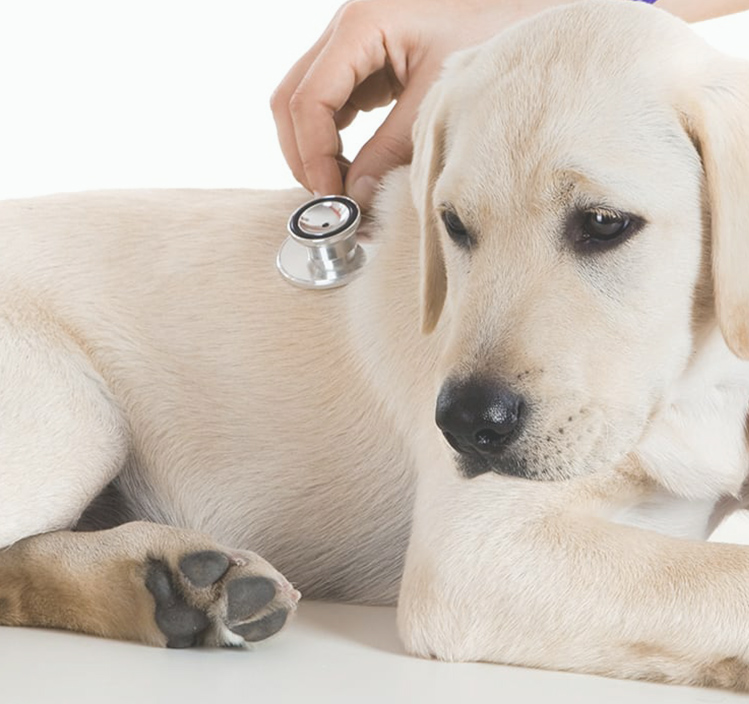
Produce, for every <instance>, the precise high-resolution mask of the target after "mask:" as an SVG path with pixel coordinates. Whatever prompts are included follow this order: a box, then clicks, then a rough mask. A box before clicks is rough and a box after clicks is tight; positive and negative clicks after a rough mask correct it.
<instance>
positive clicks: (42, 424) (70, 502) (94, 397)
mask: <svg viewBox="0 0 749 704" xmlns="http://www.w3.org/2000/svg"><path fill="white" fill-rule="evenodd" d="M14 303H16V302H14ZM11 310H12V311H13V313H12V315H11V314H8V313H4V312H0V548H2V547H5V546H9V545H12V544H13V543H15V542H16V541H18V540H21V539H22V538H25V537H27V536H30V535H36V534H38V533H46V532H48V531H52V530H60V529H64V528H71V527H72V526H73V525H75V523H76V521H77V520H78V518H79V517H80V515H81V514H82V512H83V511H84V509H85V508H86V506H88V504H89V503H90V502H91V501H92V500H93V499H94V497H95V496H96V495H97V494H98V493H99V492H100V491H101V490H102V489H103V488H104V487H105V486H106V485H107V483H108V482H110V481H111V480H112V479H113V477H114V476H115V475H116V474H117V473H118V472H119V470H120V468H121V467H122V465H123V463H124V462H125V458H126V455H127V451H128V432H127V426H126V423H125V421H124V418H123V416H122V414H121V413H120V411H119V409H118V407H117V405H116V403H115V402H114V400H113V398H112V396H111V394H110V393H109V390H108V388H107V385H106V384H105V382H104V380H103V379H102V377H101V376H100V375H99V374H98V373H97V371H96V370H95V369H94V367H93V366H92V364H91V361H90V359H89V358H88V356H87V355H86V353H85V351H84V350H83V349H82V346H81V345H80V344H77V343H76V341H75V340H74V339H73V336H72V335H71V334H70V333H69V332H68V331H66V330H65V328H64V327H63V326H61V325H60V324H58V323H57V322H56V321H54V320H52V319H51V318H50V317H49V315H48V314H46V313H45V312H44V311H43V310H41V309H39V308H37V307H35V306H33V305H31V304H28V303H26V304H25V305H18V304H17V303H16V304H15V305H14V306H13V307H12V309H11Z"/></svg>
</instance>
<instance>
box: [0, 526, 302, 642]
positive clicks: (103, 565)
mask: <svg viewBox="0 0 749 704" xmlns="http://www.w3.org/2000/svg"><path fill="white" fill-rule="evenodd" d="M298 599H299V593H298V592H297V591H296V590H295V589H293V587H292V586H291V585H290V584H289V583H288V582H287V581H286V580H285V579H284V578H283V577H282V576H281V575H280V574H279V573H278V572H277V571H276V570H275V569H273V567H271V566H270V565H269V564H268V563H267V562H265V560H263V559H261V558H260V557H258V556H257V555H255V554H254V553H251V552H247V551H242V550H232V549H230V548H224V547H222V546H220V545H217V544H216V543H215V542H213V541H212V540H211V539H210V538H208V537H206V536H204V535H202V534H200V533H196V532H194V531H188V530H182V529H177V528H172V527H170V526H163V525H158V524H155V523H144V522H134V523H126V524H124V525H122V526H119V527H117V528H112V529H110V530H103V531H96V532H90V533H82V532H72V531H59V532H56V533H47V534H44V535H38V536H34V537H31V538H27V539H25V540H21V541H19V542H18V543H16V544H14V545H13V546H11V547H10V548H7V549H6V550H0V625H11V626H13V625H20V626H42V627H52V628H65V629H68V630H75V631H81V632H83V633H90V634H93V635H99V636H106V637H109V638H119V639H126V640H136V641H140V642H143V643H147V644H149V645H158V646H168V647H173V648H184V647H189V646H193V645H202V644H207V645H241V644H243V643H245V642H254V641H259V640H264V639H265V638H268V637H269V636H272V635H273V634H274V633H277V632H278V631H279V630H280V629H281V628H282V627H283V625H284V624H285V622H286V620H287V617H288V615H289V614H290V613H291V612H292V611H293V610H294V608H295V607H296V603H297V601H298Z"/></svg>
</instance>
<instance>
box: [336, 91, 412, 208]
mask: <svg viewBox="0 0 749 704" xmlns="http://www.w3.org/2000/svg"><path fill="white" fill-rule="evenodd" d="M424 93H426V87H425V88H424V89H423V90H418V91H416V90H412V91H404V93H403V95H401V97H400V99H399V100H398V102H397V103H396V104H395V106H394V107H393V109H392V110H391V111H390V114H389V115H388V116H387V119H386V120H385V122H383V123H382V125H380V127H379V129H378V130H377V131H376V132H375V134H374V136H373V137H372V138H371V139H370V140H369V141H368V142H367V143H366V144H365V145H364V146H363V147H362V148H361V150H360V151H359V153H358V154H357V155H356V158H355V159H354V161H353V162H352V163H351V166H350V168H349V170H348V174H347V175H346V193H348V194H349V195H350V196H351V197H352V198H353V199H354V200H355V201H356V202H357V203H359V205H361V206H362V208H368V207H369V206H370V205H371V203H372V198H373V196H374V194H375V191H376V190H377V187H378V186H379V182H380V179H381V178H382V177H383V176H384V175H385V174H386V173H387V172H388V171H390V170H391V169H394V168H395V167H396V166H401V165H403V164H408V163H409V162H410V161H411V155H412V153H413V143H412V141H411V129H412V127H413V124H414V121H415V120H416V113H417V112H418V109H419V104H420V103H421V99H422V97H423V96H424Z"/></svg>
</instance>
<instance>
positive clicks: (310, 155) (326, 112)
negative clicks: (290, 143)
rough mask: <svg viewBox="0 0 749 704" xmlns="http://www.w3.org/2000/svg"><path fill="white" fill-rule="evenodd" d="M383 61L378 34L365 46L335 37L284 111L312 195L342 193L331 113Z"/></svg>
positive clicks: (356, 39) (358, 40)
mask: <svg viewBox="0 0 749 704" xmlns="http://www.w3.org/2000/svg"><path fill="white" fill-rule="evenodd" d="M386 58H387V53H386V51H385V47H384V46H383V44H382V38H381V35H380V34H379V32H378V33H376V34H375V35H374V36H373V37H372V38H371V39H366V38H365V41H364V42H362V40H361V38H360V37H351V36H348V37H346V36H337V34H336V33H334V34H333V35H332V36H331V38H330V40H329V41H328V43H327V45H326V46H325V47H324V48H323V50H322V51H321V52H320V54H319V55H318V56H317V58H316V59H315V60H314V61H313V63H312V65H311V66H310V69H309V71H308V72H307V75H306V76H305V77H304V78H303V79H302V81H301V83H300V84H299V87H298V88H297V90H296V92H295V93H294V95H293V96H292V97H291V100H290V103H289V109H290V112H291V117H292V121H293V124H294V134H295V137H296V143H297V148H298V150H299V158H300V161H301V163H302V168H303V169H304V173H305V176H306V180H307V183H308V184H309V186H310V188H311V189H312V190H313V191H316V192H318V193H324V194H329V193H341V191H342V189H343V182H342V180H341V173H340V170H339V167H338V164H337V162H336V157H337V156H338V153H339V145H340V135H339V134H338V129H337V127H336V122H335V114H336V112H338V111H339V110H341V109H342V108H343V107H344V106H345V105H346V102H347V101H348V99H349V97H350V96H351V94H352V93H353V92H354V89H355V88H356V87H357V86H358V85H359V84H360V83H361V82H362V81H364V79H366V78H367V76H369V75H370V74H372V73H374V72H375V71H377V70H379V69H380V68H382V66H383V65H384V64H385V61H386Z"/></svg>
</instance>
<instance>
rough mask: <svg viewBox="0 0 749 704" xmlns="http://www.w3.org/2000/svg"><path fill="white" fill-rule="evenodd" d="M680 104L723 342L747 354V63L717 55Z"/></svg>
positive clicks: (748, 327) (748, 80)
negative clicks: (694, 161) (698, 184)
mask: <svg viewBox="0 0 749 704" xmlns="http://www.w3.org/2000/svg"><path fill="white" fill-rule="evenodd" d="M708 71H709V75H708V76H707V77H705V78H703V80H702V81H701V85H699V86H698V87H697V89H696V90H697V92H696V93H695V92H694V91H691V96H690V99H689V101H688V105H687V106H686V107H685V108H684V110H685V116H686V128H687V131H688V132H689V134H690V136H691V138H692V140H693V142H694V143H695V146H696V147H697V150H698V152H699V153H700V155H701V157H702V164H703V168H704V171H705V178H706V181H707V194H708V199H709V206H710V220H711V238H712V268H713V282H714V284H713V285H714V294H715V307H716V314H717V317H718V323H719V325H720V329H721V332H722V333H723V337H724V338H725V341H726V344H727V345H728V347H729V348H730V349H731V351H732V352H733V353H734V354H736V355H737V356H738V357H741V358H743V359H749V63H747V62H746V61H740V60H738V59H729V58H727V57H723V56H721V58H720V59H719V60H717V61H715V62H710V64H709V69H708Z"/></svg>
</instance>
